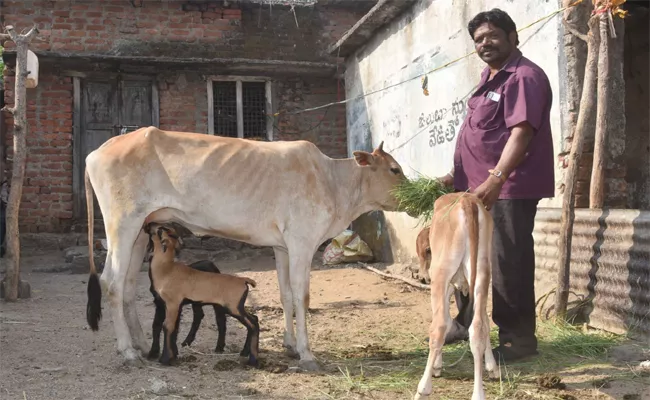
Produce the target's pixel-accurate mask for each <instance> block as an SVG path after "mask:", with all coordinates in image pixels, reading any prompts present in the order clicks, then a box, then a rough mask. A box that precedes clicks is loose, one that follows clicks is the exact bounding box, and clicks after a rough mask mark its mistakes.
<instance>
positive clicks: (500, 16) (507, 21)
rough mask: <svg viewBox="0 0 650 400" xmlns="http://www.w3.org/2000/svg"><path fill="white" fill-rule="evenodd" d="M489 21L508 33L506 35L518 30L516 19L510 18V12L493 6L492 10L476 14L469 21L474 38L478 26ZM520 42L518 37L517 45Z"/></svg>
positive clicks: (468, 27)
mask: <svg viewBox="0 0 650 400" xmlns="http://www.w3.org/2000/svg"><path fill="white" fill-rule="evenodd" d="M488 22H489V23H491V24H492V25H494V26H496V27H497V28H499V29H501V30H503V31H504V32H505V33H506V36H508V35H510V33H511V32H517V26H516V25H515V21H513V20H512V18H510V16H509V15H508V13H506V12H505V11H503V10H501V9H498V8H493V9H491V10H490V11H483V12H480V13H478V14H476V16H475V17H474V18H472V20H471V21H469V24H467V30H468V31H469V35H470V36H471V37H472V39H474V32H476V30H477V29H478V27H479V26H481V25H483V24H485V23H488ZM518 44H519V38H517V42H516V43H515V45H518Z"/></svg>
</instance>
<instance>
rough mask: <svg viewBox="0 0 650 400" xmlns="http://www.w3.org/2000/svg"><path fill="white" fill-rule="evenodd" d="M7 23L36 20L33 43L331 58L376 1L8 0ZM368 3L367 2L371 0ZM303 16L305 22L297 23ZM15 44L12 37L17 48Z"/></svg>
mask: <svg viewBox="0 0 650 400" xmlns="http://www.w3.org/2000/svg"><path fill="white" fill-rule="evenodd" d="M3 3H4V5H3V7H2V10H0V11H1V14H3V16H4V21H5V24H13V25H14V26H16V27H17V28H18V29H19V30H20V29H23V28H24V27H29V26H31V25H33V24H36V25H37V26H38V28H39V30H40V32H41V33H40V38H41V40H39V41H38V42H35V43H34V45H33V49H34V50H36V51H48V52H58V53H70V52H74V53H92V54H112V55H117V54H119V55H120V56H145V57H146V56H149V57H159V56H167V57H177V58H178V57H181V58H202V57H203V58H215V57H219V58H229V57H243V58H256V59H278V60H302V61H323V60H327V59H331V57H330V56H329V55H327V54H325V52H324V51H323V50H324V49H325V48H326V47H327V46H328V45H329V44H331V43H332V41H333V40H335V39H338V38H339V37H340V36H341V35H342V34H343V32H344V31H345V30H347V29H348V28H350V27H351V26H352V25H353V24H354V23H355V22H356V21H357V20H358V19H359V18H360V17H361V16H363V15H364V14H365V12H366V11H367V9H368V8H369V6H365V7H364V8H359V7H358V6H357V7H355V8H350V7H348V8H346V7H332V6H326V7H325V6H322V7H321V6H315V7H313V8H312V7H296V8H295V12H296V15H295V18H294V14H293V13H292V12H289V8H287V7H284V6H278V5H275V6H273V8H272V9H270V8H269V7H268V6H265V7H261V6H260V5H258V4H248V5H246V4H244V5H243V6H242V8H241V9H239V8H221V4H222V3H221V2H191V1H151V0H149V1H134V2H133V4H136V6H135V7H134V6H133V5H132V4H131V3H132V2H130V1H128V0H102V1H96V0H93V1H90V0H84V1H80V0H4V2H3ZM363 3H366V2H363ZM296 20H297V21H298V22H297V26H296ZM11 46H13V43H9V45H8V48H11Z"/></svg>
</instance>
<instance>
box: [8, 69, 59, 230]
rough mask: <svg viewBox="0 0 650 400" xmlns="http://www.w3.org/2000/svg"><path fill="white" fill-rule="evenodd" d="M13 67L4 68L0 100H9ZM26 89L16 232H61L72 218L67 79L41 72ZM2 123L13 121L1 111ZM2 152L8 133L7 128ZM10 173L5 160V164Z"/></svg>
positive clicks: (9, 133)
mask: <svg viewBox="0 0 650 400" xmlns="http://www.w3.org/2000/svg"><path fill="white" fill-rule="evenodd" d="M13 73H14V71H13V70H12V69H10V68H7V69H6V70H5V74H6V75H5V82H6V88H7V89H6V90H5V100H6V101H7V104H11V105H13V103H12V97H13V87H14V76H13ZM38 84H39V86H38V88H37V89H29V90H28V103H27V123H28V125H29V134H28V137H27V148H28V157H27V166H26V172H25V181H24V186H23V198H22V203H21V207H20V224H21V231H22V232H26V233H28V232H56V231H64V230H66V227H67V226H68V225H69V223H68V221H70V219H71V218H72V79H71V78H69V77H56V76H48V75H45V76H41V77H39V82H38ZM3 116H4V117H5V122H7V126H12V125H13V120H12V119H11V117H10V116H9V115H8V114H3ZM6 139H7V141H6V145H7V156H8V157H9V158H10V157H12V153H13V148H12V141H13V136H12V134H11V129H9V130H8V132H7V138H6ZM8 167H9V172H11V169H10V168H11V163H8Z"/></svg>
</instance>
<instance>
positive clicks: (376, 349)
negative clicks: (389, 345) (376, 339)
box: [340, 344, 399, 361]
mask: <svg viewBox="0 0 650 400" xmlns="http://www.w3.org/2000/svg"><path fill="white" fill-rule="evenodd" d="M355 347H356V348H355V349H350V350H343V351H341V353H340V356H341V358H345V359H351V358H361V359H366V360H381V361H389V360H397V359H398V358H399V357H396V356H395V355H393V352H392V351H390V350H388V349H386V348H385V347H383V346H380V345H376V344H368V345H365V346H355Z"/></svg>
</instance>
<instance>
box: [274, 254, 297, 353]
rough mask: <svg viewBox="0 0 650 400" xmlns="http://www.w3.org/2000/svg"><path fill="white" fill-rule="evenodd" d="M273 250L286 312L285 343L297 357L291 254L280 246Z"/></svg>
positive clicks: (281, 297) (288, 351)
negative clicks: (290, 272)
mask: <svg viewBox="0 0 650 400" xmlns="http://www.w3.org/2000/svg"><path fill="white" fill-rule="evenodd" d="M273 251H274V252H275V267H276V269H277V272H278V284H279V286H280V300H281V302H282V312H283V313H284V340H283V345H284V347H285V349H286V350H287V353H289V355H290V356H292V357H297V356H298V353H297V352H296V335H295V333H294V329H293V294H292V291H291V280H290V278H289V254H288V253H287V251H286V250H284V249H280V248H273Z"/></svg>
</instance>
